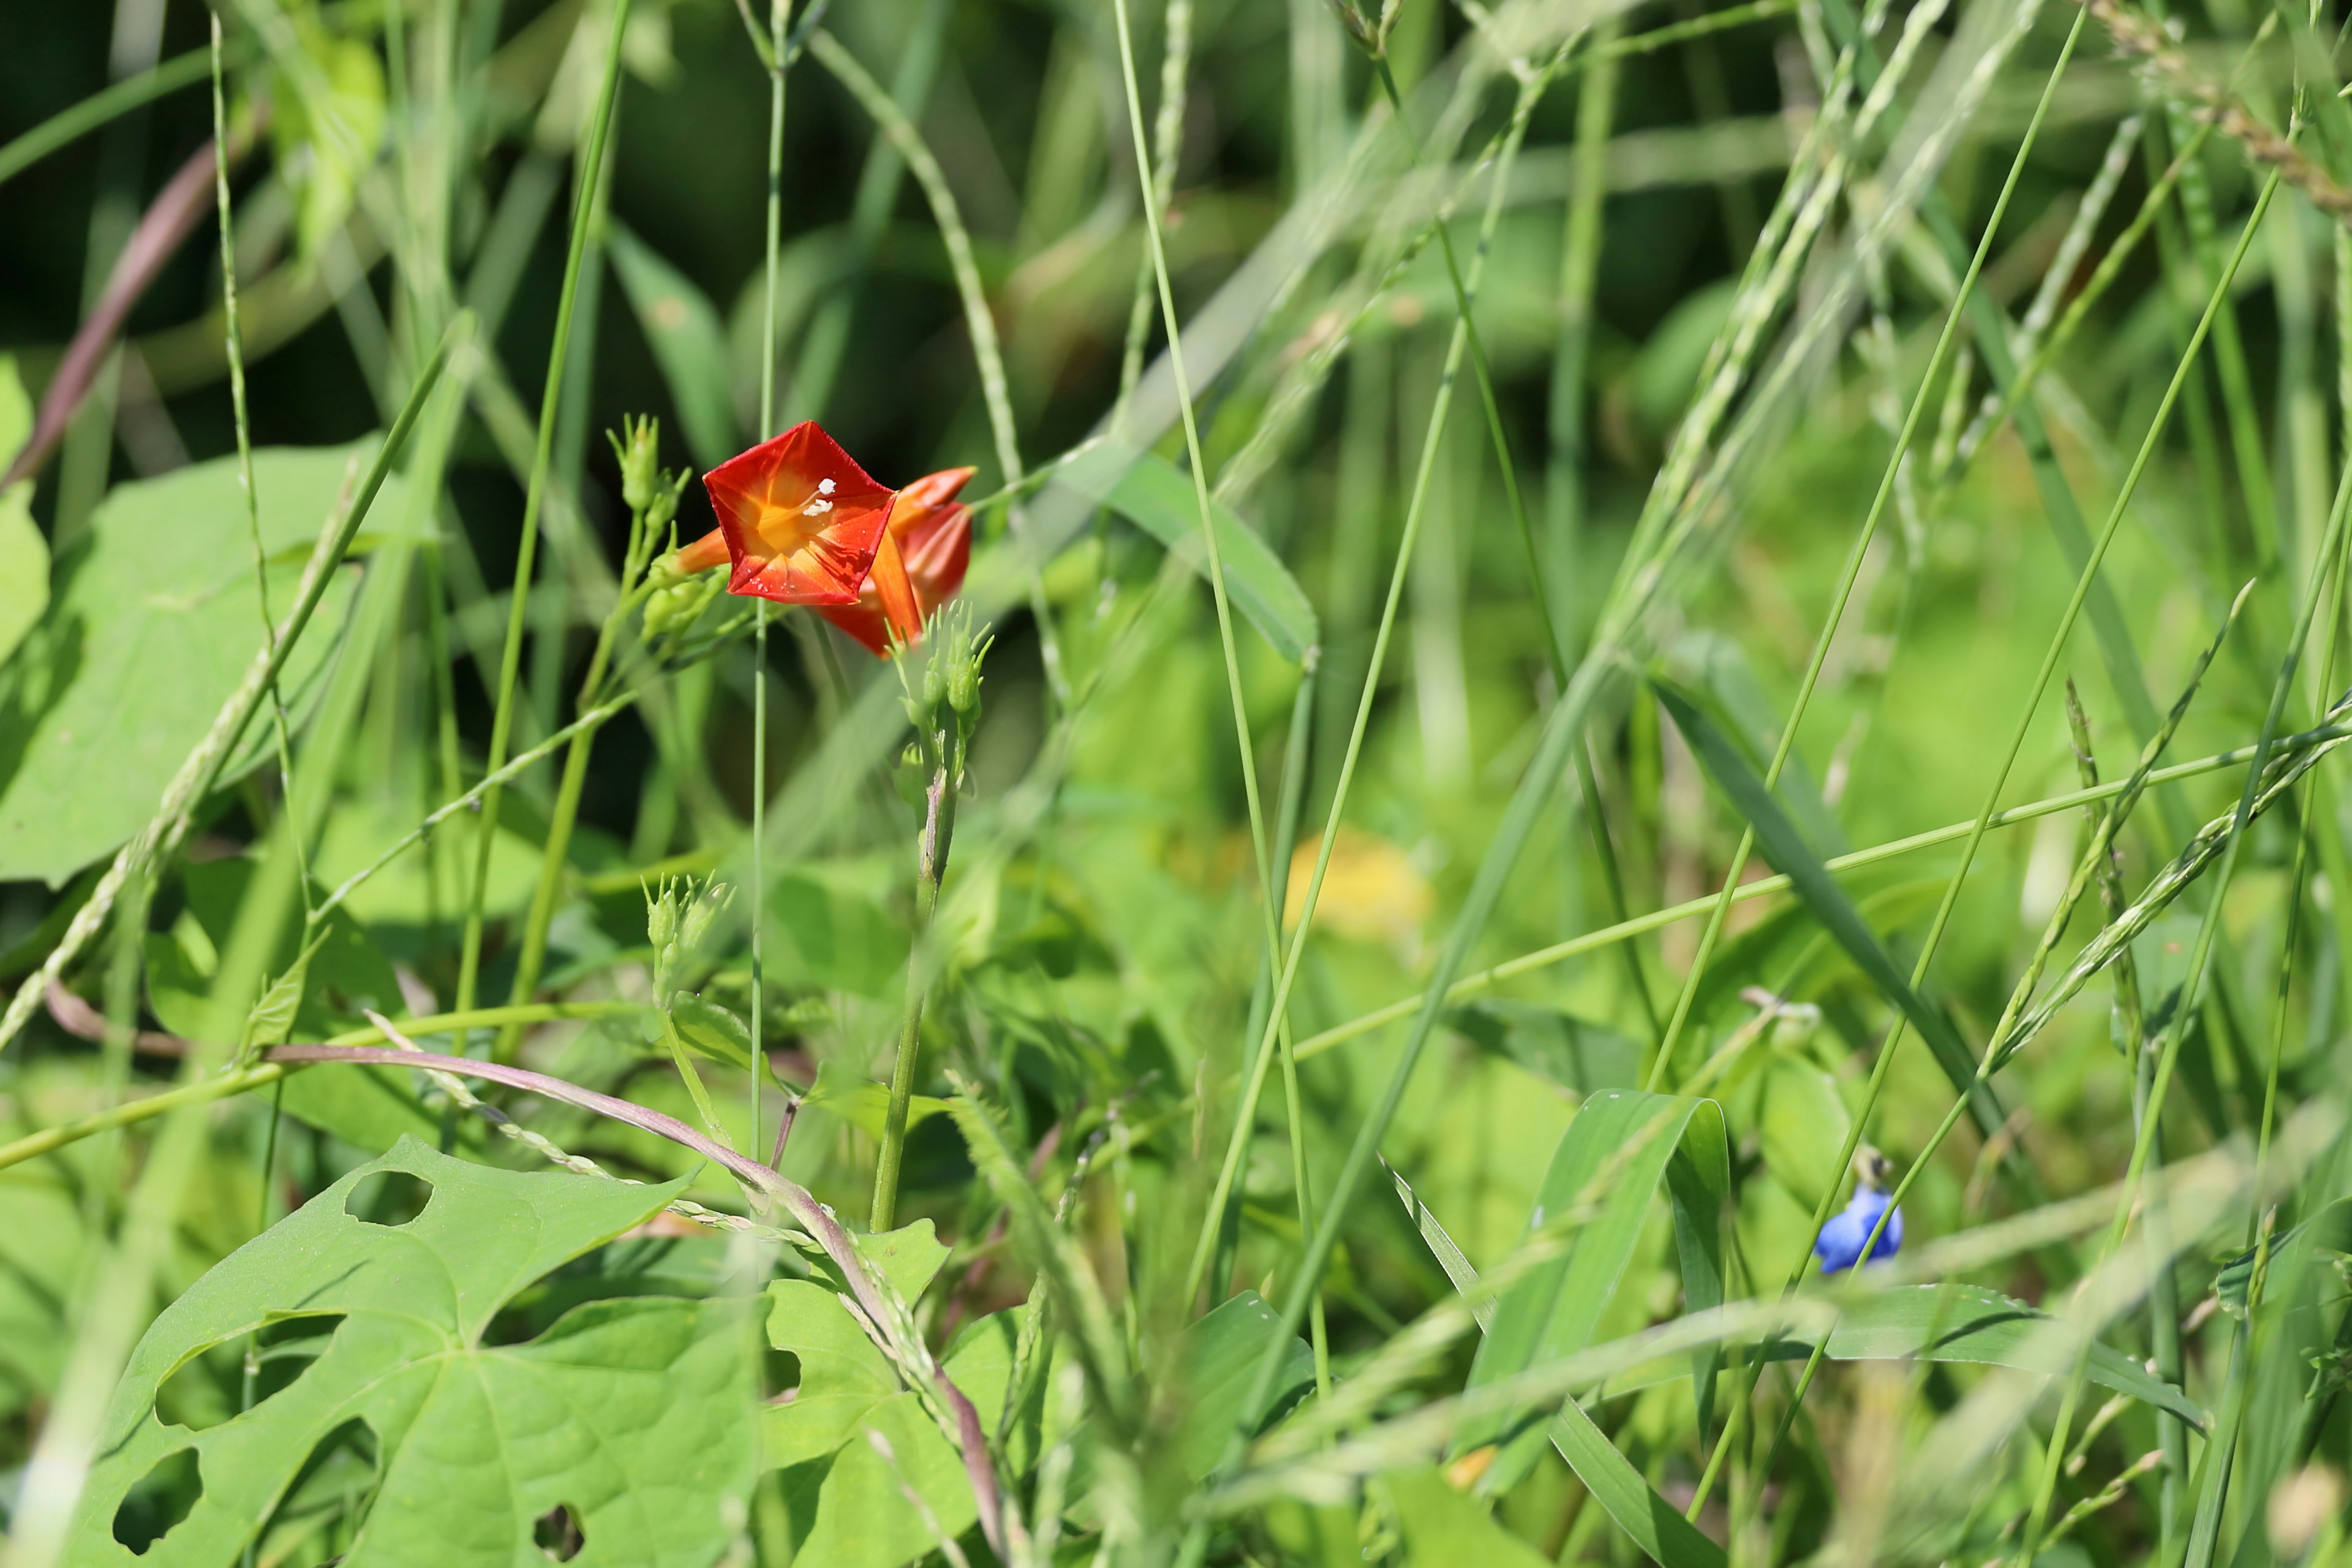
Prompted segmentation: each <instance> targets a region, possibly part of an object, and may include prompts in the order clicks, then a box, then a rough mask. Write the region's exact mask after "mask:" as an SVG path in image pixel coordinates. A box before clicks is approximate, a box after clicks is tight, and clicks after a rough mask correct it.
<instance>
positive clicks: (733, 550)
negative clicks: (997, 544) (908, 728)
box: [671, 423, 973, 657]
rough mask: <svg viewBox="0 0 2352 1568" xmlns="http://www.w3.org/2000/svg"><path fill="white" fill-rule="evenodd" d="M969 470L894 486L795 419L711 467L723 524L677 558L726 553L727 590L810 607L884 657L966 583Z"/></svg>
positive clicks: (702, 566) (700, 563) (689, 567)
mask: <svg viewBox="0 0 2352 1568" xmlns="http://www.w3.org/2000/svg"><path fill="white" fill-rule="evenodd" d="M972 473H973V470H972V469H971V468H943V469H941V470H940V472H938V473H936V474H926V475H925V476H923V477H922V478H921V479H917V480H916V481H915V482H914V483H913V484H910V485H908V487H907V488H906V489H903V490H898V491H895V492H894V491H891V490H888V489H884V488H883V487H882V486H881V485H879V484H878V483H877V482H876V481H875V480H874V479H871V478H869V477H867V475H866V471H865V470H864V469H863V468H859V467H858V466H857V463H856V459H854V458H851V457H850V456H849V455H848V454H847V453H846V452H844V451H843V450H842V449H841V448H840V447H838V446H836V445H835V444H834V441H833V438H832V437H829V436H827V435H826V434H825V433H824V431H822V430H820V429H818V428H817V427H816V426H815V425H814V423H811V424H805V425H799V426H793V428H792V429H790V430H787V431H785V432H784V433H783V434H782V436H779V437H776V438H775V439H774V440H772V441H770V442H767V443H766V444H765V445H763V446H759V447H753V448H752V449H751V450H750V451H748V452H746V453H744V454H743V455H742V456H741V457H740V458H730V459H729V460H728V461H727V462H725V463H722V464H720V465H719V467H718V468H713V469H712V470H711V471H710V472H709V474H707V475H705V476H704V479H703V483H704V485H705V486H706V487H707V488H708V489H709V491H710V500H711V504H712V505H713V506H714V507H716V508H717V509H718V511H719V526H718V527H717V528H715V529H713V530H712V531H710V532H709V533H706V534H704V535H703V536H702V537H701V538H700V539H698V540H696V541H695V542H693V543H691V544H687V545H683V546H680V547H679V549H678V551H677V554H676V555H675V556H673V557H672V558H671V564H672V565H673V567H674V568H675V569H676V570H677V571H679V572H682V573H688V574H692V573H697V572H707V571H709V569H710V568H712V567H714V566H719V565H725V564H728V563H732V566H733V571H732V574H731V575H730V578H729V580H728V584H727V591H728V592H729V593H730V594H751V595H758V596H759V597H761V598H764V599H772V600H774V601H776V602H777V603H779V604H786V605H814V606H815V608H816V611H817V613H818V614H819V615H821V616H824V617H825V618H826V619H827V620H829V621H831V622H833V624H834V625H835V626H839V627H840V628H841V629H842V630H843V631H845V632H847V633H848V634H849V635H850V636H851V637H856V639H857V640H858V641H859V642H861V643H863V644H865V645H866V647H869V648H871V649H872V650H873V651H874V652H875V653H877V654H878V655H882V656H884V657H887V656H888V654H889V652H890V637H891V634H892V633H893V632H896V633H897V634H898V637H900V638H901V639H902V640H904V641H908V642H913V641H916V640H917V639H919V637H921V636H922V635H923V625H924V623H925V622H926V621H928V620H929V618H930V616H931V615H932V613H933V612H934V611H936V610H937V609H938V608H939V607H940V605H943V604H945V603H946V602H947V601H948V600H950V599H951V598H953V597H954V596H955V594H956V591H957V590H958V589H959V588H961V587H962V586H963V577H964V572H965V569H966V568H967V567H968V566H970V564H971V508H970V507H968V506H964V505H962V504H961V503H960V502H959V501H957V500H956V499H955V498H956V495H957V492H959V491H961V489H963V487H964V485H965V483H966V482H967V481H968V480H970V479H971V476H972ZM828 486H830V488H827V487H828Z"/></svg>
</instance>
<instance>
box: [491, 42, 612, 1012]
mask: <svg viewBox="0 0 2352 1568" xmlns="http://www.w3.org/2000/svg"><path fill="white" fill-rule="evenodd" d="M629 4H630V0H614V5H613V30H612V35H611V37H609V38H608V39H607V40H606V42H605V45H604V80H603V84H602V86H601V87H600V88H599V89H598V90H597V94H596V108H595V114H594V119H593V121H592V122H591V128H590V130H589V133H588V148H587V152H586V154H585V155H584V156H583V158H582V160H581V162H580V164H579V168H578V172H577V174H576V176H575V185H576V189H575V191H574V193H573V196H572V239H571V244H570V247H569V248H568V249H567V250H566V252H565V254H564V258H563V286H562V291H561V292H560V293H558V295H557V296H556V304H555V342H554V343H553V344H552V345H551V347H550V348H549V350H548V354H547V384H546V386H545V388H544V389H543V390H542V392H541V395H540V408H539V442H538V445H537V447H536V448H535V449H534V450H533V451H532V453H531V460H530V483H529V485H528V487H527V488H526V489H525V490H524V492H523V502H522V530H521V535H520V539H519V540H518V541H517V542H516V553H515V576H514V588H513V591H512V592H511V593H510V594H509V596H508V603H507V628H506V646H505V647H503V648H502V649H501V650H500V651H499V688H498V705H497V707H496V709H495V710H493V712H492V714H491V718H490V746H489V752H488V756H487V757H486V759H485V765H486V766H487V768H488V771H489V772H491V773H497V772H498V771H499V769H500V768H502V767H503V766H505V765H506V760H507V747H508V744H509V742H510V741H511V739H512V737H513V733H514V707H515V682H516V679H517V677H518V676H519V675H520V672H521V668H522V644H523V634H524V631H525V629H526V627H525V623H526V620H527V618H528V616H529V614H530V592H531V587H532V584H533V581H534V579H535V577H536V575H537V574H536V572H535V571H534V565H535V563H536V562H537V560H538V554H539V514H540V510H541V507H542V506H543V505H544V504H545V501H546V498H547V486H548V469H549V467H550V465H551V463H552V461H553V458H554V449H555V415H556V408H557V405H559V404H560V403H561V401H562V395H563V383H564V374H563V373H564V363H565V361H566V359H567V358H568V357H569V355H570V353H571V348H572V307H573V305H574V304H575V303H576V302H577V300H578V299H579V295H580V274H581V258H582V257H583V254H584V252H585V251H586V249H587V245H588V230H589V228H590V226H591V224H592V221H593V217H594V215H595V209H596V184H597V174H598V171H600V170H601V169H602V168H603V167H604V143H605V139H606V137H607V135H608V134H609V133H610V132H611V130H612V126H613V107H614V103H615V102H616V101H618V100H619V97H620V86H621V39H622V37H623V35H624V34H625V32H626V31H627V28H628V22H629ZM498 821H499V790H498V789H495V788H494V789H491V790H490V791H488V793H487V794H486V795H485V796H484V798H483V801H482V807H481V826H480V828H479V830H478V832H477V833H476V835H475V843H474V875H473V880H472V883H471V885H470V887H469V889H467V899H466V924H465V935H464V939H463V945H462V947H461V948H460V949H459V951H458V958H457V1009H458V1011H460V1012H464V1011H465V1010H467V1008H470V1007H471V1006H473V1005H474V996H475V992H476V991H477V989H478V987H479V985H480V983H481V970H482V900H484V898H485V897H486V896H487V895H488V891H489V877H490V847H491V845H492V844H493V843H494V842H495V841H496V838H497V836H498ZM465 1043H466V1042H464V1041H463V1040H460V1041H459V1042H458V1044H459V1048H460V1049H461V1050H462V1049H463V1048H464V1046H465Z"/></svg>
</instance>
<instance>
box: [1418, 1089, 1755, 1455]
mask: <svg viewBox="0 0 2352 1568" xmlns="http://www.w3.org/2000/svg"><path fill="white" fill-rule="evenodd" d="M1662 1181H1663V1182H1664V1184H1665V1186H1666V1189H1667V1193H1668V1195H1669V1198H1670V1200H1671V1207H1672V1208H1673V1211H1674V1216H1675V1241H1676V1244H1677V1245H1676V1250H1677V1252H1678V1254H1679V1256H1680V1261H1681V1264H1682V1271H1683V1294H1684V1297H1685V1300H1686V1301H1687V1302H1688V1304H1689V1306H1690V1307H1691V1309H1692V1310H1702V1309H1705V1308H1708V1307H1713V1306H1717V1305H1719V1304H1720V1303H1721V1302H1722V1300H1723V1215H1722V1211H1723V1200H1724V1194H1725V1193H1726V1192H1727V1189H1728V1188H1729V1186H1730V1157H1729V1151H1728V1147H1727V1142H1726V1140H1725V1136H1724V1126H1723V1111H1722V1110H1721V1108H1720V1107H1718V1106H1717V1105H1716V1103H1715V1102H1714V1101H1713V1100H1693V1099H1687V1098H1683V1097H1677V1096H1669V1095H1658V1094H1647V1093H1643V1091H1641V1090H1639V1089H1606V1090H1603V1091H1602V1092H1601V1093H1599V1094H1595V1095H1593V1096H1591V1098H1590V1099H1588V1100H1586V1101H1585V1102H1584V1105H1583V1108H1582V1109H1581V1110H1579V1111H1578V1112H1577V1113H1576V1119H1575V1120H1574V1121H1570V1123H1569V1124H1568V1131H1566V1132H1565V1133H1563V1134H1562V1135H1561V1137H1560V1141H1559V1148H1558V1149H1557V1150H1556V1151H1554V1152H1553V1154H1552V1160H1551V1166H1550V1169H1549V1170H1548V1171H1546V1172H1545V1173H1544V1179H1543V1184H1542V1185H1541V1186H1540V1187H1539V1188H1538V1189H1537V1193H1536V1201H1535V1207H1534V1209H1533V1210H1532V1211H1531V1212H1530V1213H1529V1215H1528V1236H1529V1237H1536V1236H1538V1235H1539V1234H1543V1233H1545V1232H1547V1231H1548V1230H1549V1229H1551V1228H1554V1227H1556V1226H1559V1225H1560V1224H1570V1225H1572V1226H1574V1228H1573V1230H1572V1232H1571V1235H1570V1242H1569V1245H1568V1247H1567V1249H1566V1250H1565V1251H1564V1252H1563V1253H1562V1254H1561V1255H1560V1256H1559V1257H1557V1258H1552V1259H1550V1260H1549V1261H1548V1262H1546V1263H1543V1264H1539V1265H1538V1266H1537V1267H1536V1268H1532V1269H1530V1270H1529V1271H1528V1273H1527V1274H1526V1275H1524V1276H1522V1277H1521V1278H1520V1279H1518V1280H1517V1282H1515V1283H1514V1284H1513V1285H1512V1286H1511V1287H1510V1288H1509V1289H1507V1290H1506V1291H1505V1292H1504V1293H1503V1295H1502V1297H1501V1299H1500V1300H1497V1301H1496V1308H1495V1318H1494V1321H1493V1324H1492V1326H1491V1327H1490V1328H1489V1329H1488V1331H1487V1333H1486V1339H1485V1340H1484V1341H1483V1342H1481V1343H1480V1344H1479V1347H1478V1355H1477V1359H1476V1360H1475V1362H1473V1363H1472V1364H1471V1369H1470V1384H1469V1385H1470V1386H1471V1387H1472V1388H1478V1387H1482V1386H1484V1385H1486V1384H1491V1383H1499V1382H1501V1381H1503V1380H1504V1379H1506V1378H1508V1377H1512V1376H1516V1375H1517V1374H1518V1373H1523V1372H1526V1371H1528V1370H1529V1369H1530V1368H1533V1367H1537V1366H1540V1365H1543V1364H1544V1363H1548V1362H1552V1361H1556V1360H1558V1359H1559V1358H1560V1357H1562V1356H1565V1355H1571V1354H1573V1353H1575V1352H1577V1351H1580V1350H1582V1349H1583V1348H1584V1347H1585V1346H1586V1345H1588V1344H1590V1343H1591V1340H1592V1335H1593V1331H1594V1330H1595V1329H1596V1328H1597V1327H1598V1326H1599V1324H1600V1321H1601V1310H1602V1309H1603V1308H1605V1307H1606V1306H1607V1305H1608V1304H1609V1300H1610V1298H1611V1297H1612V1296H1613V1295H1614V1294H1615V1293H1616V1290H1617V1284H1618V1281H1619V1280H1620V1279H1622V1278H1623V1277H1624V1273H1625V1269H1626V1266H1627V1265H1628V1264H1630V1263H1631V1262H1632V1261H1633V1248H1634V1247H1635V1246H1636V1244H1638V1243H1639V1242H1640V1240H1641V1237H1642V1226H1643V1221H1644V1220H1645V1219H1647V1217H1648V1215H1649V1212H1650V1199H1651V1197H1652V1196H1653V1195H1654V1194H1655V1193H1656V1192H1657V1190H1658V1187H1659V1184H1660V1183H1661V1182H1662ZM1580 1207H1583V1208H1587V1209H1589V1210H1590V1211H1591V1212H1590V1213H1589V1214H1587V1215H1584V1216H1582V1217H1580V1218H1577V1219H1571V1218H1570V1217H1569V1216H1570V1215H1574V1214H1575V1212H1576V1211H1577V1210H1578V1209H1579V1208H1580ZM1695 1370H1696V1371H1697V1372H1698V1373H1699V1377H1698V1381H1697V1384H1696V1387H1697V1393H1698V1402H1699V1420H1700V1425H1701V1426H1705V1425H1706V1418H1707V1414H1708V1410H1709V1408H1710V1405H1711V1404H1712V1394H1713V1392H1714V1382H1715V1375H1714V1373H1715V1363H1714V1355H1713V1352H1711V1351H1710V1352H1705V1353H1704V1354H1702V1356H1701V1357H1700V1359H1699V1362H1698V1363H1697V1365H1696V1369H1695ZM1548 1425H1549V1411H1548V1410H1546V1409H1539V1408H1537V1407H1534V1406H1529V1407H1526V1408H1523V1409H1521V1410H1518V1411H1516V1412H1503V1413H1500V1414H1497V1415H1493V1416H1490V1417H1488V1418H1486V1420H1483V1421H1477V1422H1473V1423H1470V1424H1469V1425H1468V1426H1465V1428H1464V1430H1463V1431H1462V1432H1461V1433H1460V1434H1458V1435H1457V1436H1456V1437H1455V1439H1454V1452H1455V1453H1456V1454H1457V1455H1459V1454H1466V1453H1468V1452H1470V1451H1471V1450H1473V1449H1475V1448H1479V1447H1485V1446H1486V1445H1488V1444H1496V1445H1499V1446H1500V1447H1501V1452H1500V1453H1498V1454H1497V1455H1496V1458H1495V1461H1494V1463H1493V1464H1492V1465H1490V1466H1489V1467H1488V1468H1487V1470H1486V1475H1485V1476H1484V1477H1482V1478H1481V1480H1480V1486H1481V1488H1482V1489H1485V1490H1488V1491H1492V1492H1501V1491H1505V1490H1507V1489H1509V1488H1511V1487H1512V1486H1514V1485H1516V1484H1517V1482H1518V1481H1519V1480H1520V1479H1523V1478H1524V1477H1525V1476H1526V1474H1527V1473H1528V1470H1529V1469H1530V1468H1533V1467H1534V1465H1535V1462H1536V1460H1537V1458H1538V1457H1540V1456H1541V1454H1542V1452H1543V1445H1544V1441H1545V1436H1546V1433H1545V1428H1546V1427H1547V1426H1548Z"/></svg>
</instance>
